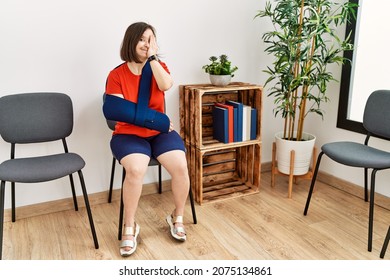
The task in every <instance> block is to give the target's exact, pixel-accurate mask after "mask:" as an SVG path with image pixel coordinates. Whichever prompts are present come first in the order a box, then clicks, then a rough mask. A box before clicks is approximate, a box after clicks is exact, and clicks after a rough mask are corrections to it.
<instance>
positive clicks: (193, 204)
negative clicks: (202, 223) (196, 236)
mask: <svg viewBox="0 0 390 280" xmlns="http://www.w3.org/2000/svg"><path fill="white" fill-rule="evenodd" d="M190 203H191V211H192V219H193V220H194V224H197V223H198V220H197V218H196V211H195V203H194V196H193V194H192V189H191V186H190Z"/></svg>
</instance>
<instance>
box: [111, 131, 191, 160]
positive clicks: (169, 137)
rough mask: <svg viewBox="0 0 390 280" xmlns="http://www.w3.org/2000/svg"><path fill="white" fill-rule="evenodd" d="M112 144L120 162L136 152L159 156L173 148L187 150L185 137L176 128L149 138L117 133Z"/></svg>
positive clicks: (113, 151) (115, 155) (112, 139)
mask: <svg viewBox="0 0 390 280" xmlns="http://www.w3.org/2000/svg"><path fill="white" fill-rule="evenodd" d="M110 146H111V150H112V153H113V155H114V157H115V158H116V159H117V160H118V161H119V162H120V161H121V160H122V158H124V157H125V156H127V155H129V154H134V153H140V154H144V155H147V156H149V157H153V158H157V157H158V156H160V155H161V154H163V153H166V152H169V151H173V150H181V151H184V152H185V147H184V142H183V139H181V137H180V135H179V134H178V133H177V132H176V131H175V130H172V131H170V132H168V133H160V134H158V135H156V136H152V137H147V138H142V137H139V136H137V135H132V134H115V135H113V136H112V138H111V142H110Z"/></svg>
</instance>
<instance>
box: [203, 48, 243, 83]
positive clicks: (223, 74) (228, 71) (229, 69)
mask: <svg viewBox="0 0 390 280" xmlns="http://www.w3.org/2000/svg"><path fill="white" fill-rule="evenodd" d="M209 60H210V61H211V63H210V64H206V65H204V66H203V67H202V69H204V71H205V72H206V73H208V74H209V77H210V82H211V83H212V84H213V85H215V86H226V85H228V84H229V83H230V81H231V78H232V77H234V74H233V73H234V72H235V71H237V70H238V67H237V66H232V63H231V61H229V58H228V56H227V55H226V54H222V55H220V56H219V59H218V58H217V57H216V56H211V57H210V58H209Z"/></svg>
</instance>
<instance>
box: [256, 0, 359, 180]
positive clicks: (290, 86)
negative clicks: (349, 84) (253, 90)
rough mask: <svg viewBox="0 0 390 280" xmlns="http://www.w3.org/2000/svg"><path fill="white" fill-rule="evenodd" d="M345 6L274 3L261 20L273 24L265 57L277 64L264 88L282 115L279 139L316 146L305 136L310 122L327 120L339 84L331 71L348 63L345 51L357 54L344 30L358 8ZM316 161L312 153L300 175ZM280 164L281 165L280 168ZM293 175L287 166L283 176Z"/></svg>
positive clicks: (296, 0)
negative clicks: (333, 86)
mask: <svg viewBox="0 0 390 280" xmlns="http://www.w3.org/2000/svg"><path fill="white" fill-rule="evenodd" d="M340 1H342V3H339V2H336V1H332V0H272V1H267V2H266V4H265V8H264V10H261V11H259V12H258V14H257V15H256V17H265V18H268V19H270V20H271V23H272V25H273V29H272V30H270V31H267V32H265V33H264V34H263V36H262V39H263V41H264V43H265V44H266V45H267V47H266V50H265V51H266V52H267V53H268V54H269V55H271V56H272V57H273V58H274V61H273V64H272V66H268V67H267V70H265V71H264V72H266V73H267V74H268V78H267V80H266V82H265V84H264V86H265V87H267V86H268V85H270V88H269V93H268V96H272V97H273V98H274V103H275V109H274V113H275V116H277V115H278V114H280V115H281V117H282V118H283V119H284V129H283V132H282V133H280V135H281V136H280V137H279V139H280V138H281V139H283V140H286V141H287V140H294V141H295V142H302V141H303V140H310V139H308V138H307V134H306V133H305V132H304V122H305V118H306V116H307V115H308V114H309V113H316V114H318V115H320V116H321V117H323V113H324V112H323V109H322V108H321V104H322V102H327V101H328V100H329V97H328V92H327V86H328V84H329V82H331V81H335V80H337V79H336V78H335V77H334V75H333V73H331V72H329V70H328V66H329V65H331V64H334V63H336V64H343V63H345V62H346V59H345V58H344V56H343V53H344V51H347V50H351V49H352V48H353V45H352V43H351V42H350V41H351V40H350V34H346V36H345V38H344V39H343V38H340V37H339V35H338V31H339V30H338V29H339V26H340V25H343V24H345V23H346V22H347V21H348V20H349V19H350V18H351V17H352V16H353V17H354V16H355V13H356V10H355V8H356V4H353V3H350V2H348V1H346V0H340ZM305 134H306V135H305ZM276 138H277V137H276ZM313 138H314V140H315V137H314V136H312V138H311V139H313ZM277 140H278V139H277ZM286 141H285V142H286ZM289 142H291V141H289ZM305 142H306V141H305ZM289 144H290V143H289ZM297 144H299V143H297ZM299 145H302V144H299ZM312 145H313V146H314V141H313V144H312ZM290 150H291V149H290ZM306 154H307V152H306ZM310 155H311V153H310V152H309V157H308V160H306V159H305V160H306V161H307V162H308V163H307V167H305V168H304V169H305V171H303V172H301V171H297V174H305V172H307V170H308V168H309V164H310ZM288 156H289V155H288ZM295 160H296V161H297V157H296V158H295ZM285 161H289V160H288V159H285ZM279 163H280V162H279V159H278V166H279ZM287 164H288V165H289V162H288V163H287ZM289 170H290V169H289V167H288V166H286V167H285V171H284V172H283V173H288V172H290V171H289ZM294 172H295V171H294ZM294 174H295V173H294Z"/></svg>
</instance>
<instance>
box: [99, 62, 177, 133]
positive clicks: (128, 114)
mask: <svg viewBox="0 0 390 280" xmlns="http://www.w3.org/2000/svg"><path fill="white" fill-rule="evenodd" d="M151 81H152V69H151V67H150V62H149V61H148V62H146V64H145V66H144V68H143V69H142V75H141V80H140V85H139V89H138V103H134V102H131V101H128V100H126V99H123V98H120V97H117V96H114V95H111V94H106V95H105V98H104V103H103V114H104V117H105V118H106V119H107V120H112V121H120V122H126V123H130V124H135V125H137V126H141V127H146V128H149V129H153V130H157V131H160V132H164V133H168V131H169V127H170V120H169V118H168V116H167V115H166V114H164V113H161V112H159V111H156V110H153V109H150V108H149V107H148V104H149V97H150V85H151Z"/></svg>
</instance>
